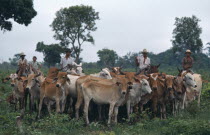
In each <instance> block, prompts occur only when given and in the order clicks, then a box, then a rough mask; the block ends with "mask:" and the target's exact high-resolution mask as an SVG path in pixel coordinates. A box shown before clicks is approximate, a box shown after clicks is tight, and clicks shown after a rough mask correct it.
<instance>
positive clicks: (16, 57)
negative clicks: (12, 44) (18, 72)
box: [9, 54, 20, 67]
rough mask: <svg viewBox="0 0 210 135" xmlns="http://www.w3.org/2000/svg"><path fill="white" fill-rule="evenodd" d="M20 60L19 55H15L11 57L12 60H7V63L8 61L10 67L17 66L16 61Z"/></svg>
mask: <svg viewBox="0 0 210 135" xmlns="http://www.w3.org/2000/svg"><path fill="white" fill-rule="evenodd" d="M19 59H20V55H19V54H15V55H14V56H13V58H9V61H10V64H11V65H12V66H15V67H16V66H17V65H18V60H19Z"/></svg>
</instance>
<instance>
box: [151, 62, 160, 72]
mask: <svg viewBox="0 0 210 135" xmlns="http://www.w3.org/2000/svg"><path fill="white" fill-rule="evenodd" d="M159 67H160V64H158V65H151V66H150V73H158V68H159Z"/></svg>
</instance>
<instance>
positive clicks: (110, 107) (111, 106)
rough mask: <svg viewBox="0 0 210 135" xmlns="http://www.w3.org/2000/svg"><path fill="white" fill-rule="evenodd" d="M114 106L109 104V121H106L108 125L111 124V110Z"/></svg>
mask: <svg viewBox="0 0 210 135" xmlns="http://www.w3.org/2000/svg"><path fill="white" fill-rule="evenodd" d="M114 106H115V104H113V103H112V104H110V106H109V119H108V125H109V124H110V123H111V119H112V114H113V109H114Z"/></svg>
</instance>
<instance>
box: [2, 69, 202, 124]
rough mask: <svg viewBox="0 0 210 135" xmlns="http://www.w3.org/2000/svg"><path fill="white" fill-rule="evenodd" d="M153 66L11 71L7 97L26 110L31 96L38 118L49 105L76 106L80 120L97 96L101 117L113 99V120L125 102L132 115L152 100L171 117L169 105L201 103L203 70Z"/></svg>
mask: <svg viewBox="0 0 210 135" xmlns="http://www.w3.org/2000/svg"><path fill="white" fill-rule="evenodd" d="M151 69H153V70H151V72H150V73H144V74H136V73H135V72H123V71H122V68H121V67H112V68H104V69H101V71H100V72H99V73H95V74H90V75H85V74H84V73H82V68H81V67H78V68H76V70H75V71H76V72H74V73H73V74H69V73H67V72H62V71H61V70H60V69H58V68H50V69H49V71H48V74H47V76H46V77H45V76H44V75H43V74H42V73H41V72H39V73H38V74H35V73H30V74H29V75H28V76H23V77H18V75H17V74H10V75H9V76H8V77H6V78H5V79H3V80H2V81H3V82H4V83H6V82H7V81H10V83H11V87H12V89H13V90H12V95H11V96H9V97H8V98H7V101H8V102H10V103H11V104H15V109H17V108H16V107H17V104H18V103H19V108H20V109H22V110H25V109H26V107H27V106H28V105H27V100H28V99H27V98H28V97H29V99H30V100H29V110H30V111H31V112H33V111H38V115H37V118H40V116H41V114H42V110H43V109H42V107H43V104H45V105H46V106H47V110H48V112H49V114H50V113H51V109H52V106H54V105H55V109H56V112H57V113H63V112H64V110H65V108H67V109H68V110H74V112H75V117H76V119H78V118H79V116H80V110H81V109H83V112H84V113H83V115H84V117H85V121H86V124H89V118H88V113H91V109H89V108H90V107H89V104H90V101H91V100H92V101H93V102H94V103H95V104H96V105H97V109H98V114H99V116H98V118H99V119H101V117H102V116H101V115H102V114H101V112H102V110H103V109H102V105H104V104H109V112H108V124H110V123H111V122H112V121H113V122H115V123H117V120H118V118H117V116H118V109H119V107H120V106H124V105H125V106H126V109H127V118H128V120H130V114H132V113H133V112H137V111H143V109H144V107H143V106H144V105H145V104H147V103H148V102H149V101H151V107H150V108H151V110H152V112H153V115H154V117H156V115H157V114H160V118H161V119H165V118H166V114H167V113H166V108H167V107H166V106H167V105H169V106H170V107H169V109H171V110H170V111H171V112H172V113H173V115H176V114H177V113H178V112H179V111H180V110H181V109H184V108H186V107H187V105H188V104H189V103H190V102H192V101H193V100H195V99H198V105H199V104H200V96H201V89H202V79H201V75H200V74H196V73H192V72H191V71H182V70H179V69H178V70H179V74H178V75H177V76H173V75H168V74H165V73H159V72H158V66H151ZM73 101H74V102H76V104H73ZM36 108H38V110H37V109H36Z"/></svg>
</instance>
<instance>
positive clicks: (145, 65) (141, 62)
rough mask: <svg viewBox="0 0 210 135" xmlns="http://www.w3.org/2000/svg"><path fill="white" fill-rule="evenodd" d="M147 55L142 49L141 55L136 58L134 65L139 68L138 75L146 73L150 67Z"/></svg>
mask: <svg viewBox="0 0 210 135" xmlns="http://www.w3.org/2000/svg"><path fill="white" fill-rule="evenodd" d="M147 54H148V52H147V50H146V49H144V50H143V51H142V55H141V56H137V57H136V65H137V66H138V68H139V71H138V73H140V72H141V71H147V70H148V69H149V67H150V58H148V56H147Z"/></svg>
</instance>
